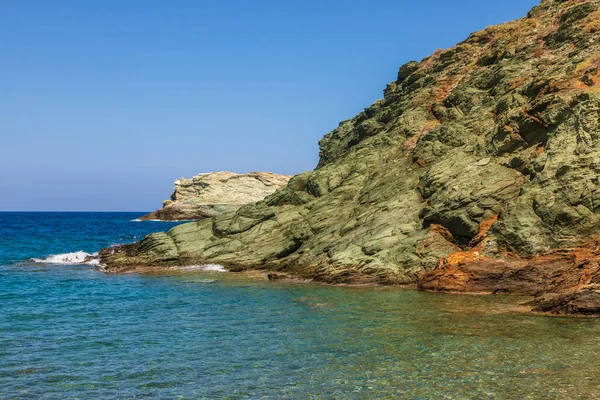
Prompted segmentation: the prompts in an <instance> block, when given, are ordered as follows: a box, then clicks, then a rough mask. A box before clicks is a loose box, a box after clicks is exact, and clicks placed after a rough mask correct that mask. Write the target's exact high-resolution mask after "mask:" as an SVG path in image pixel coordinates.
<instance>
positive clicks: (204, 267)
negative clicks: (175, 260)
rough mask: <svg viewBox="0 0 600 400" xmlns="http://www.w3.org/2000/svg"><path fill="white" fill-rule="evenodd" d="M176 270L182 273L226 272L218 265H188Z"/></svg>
mask: <svg viewBox="0 0 600 400" xmlns="http://www.w3.org/2000/svg"><path fill="white" fill-rule="evenodd" d="M177 269H181V270H184V271H207V272H227V269H226V268H225V267H224V266H222V265H220V264H202V265H188V266H185V267H178V268H177Z"/></svg>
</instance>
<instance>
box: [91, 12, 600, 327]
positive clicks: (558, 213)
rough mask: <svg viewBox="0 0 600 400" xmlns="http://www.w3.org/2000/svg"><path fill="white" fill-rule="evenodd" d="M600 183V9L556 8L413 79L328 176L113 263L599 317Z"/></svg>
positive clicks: (428, 66) (333, 137) (412, 73)
mask: <svg viewBox="0 0 600 400" xmlns="http://www.w3.org/2000/svg"><path fill="white" fill-rule="evenodd" d="M399 40H401V39H400V38H399ZM599 174H600V0H591V1H580V0H569V1H564V0H544V1H542V2H541V4H539V5H538V6H536V7H534V8H533V9H532V10H531V11H530V12H529V13H528V15H527V16H526V17H524V18H522V19H519V20H516V21H512V22H508V23H504V24H501V25H497V26H491V27H488V28H486V29H484V30H482V31H479V32H476V33H473V34H471V35H470V36H469V37H468V38H467V39H466V40H465V41H463V42H461V43H459V44H458V45H456V46H455V47H452V48H450V49H446V50H437V51H436V52H435V53H433V54H432V55H431V56H429V57H427V58H425V59H423V60H421V61H420V62H416V61H412V62H409V63H407V64H405V65H403V66H402V67H400V69H399V71H398V75H397V79H395V80H394V81H393V82H391V83H390V84H389V85H388V86H387V87H386V88H385V90H384V95H383V98H382V99H381V100H378V101H376V102H375V103H374V104H373V105H371V106H370V107H368V108H366V109H365V110H364V111H362V112H360V113H359V114H358V115H357V116H355V117H354V118H352V119H350V120H347V121H344V122H342V123H341V124H340V125H339V126H338V127H337V128H336V129H335V130H333V131H332V132H330V133H328V134H327V135H325V137H324V138H323V139H322V140H321V141H320V161H319V163H318V166H317V167H316V168H315V169H314V170H313V171H309V172H305V173H303V174H300V175H296V176H294V177H293V178H291V179H290V180H289V182H288V183H287V184H286V185H285V186H282V187H281V188H279V189H278V190H277V191H275V192H274V193H272V194H270V195H268V196H267V197H266V198H264V199H263V200H260V201H258V202H254V203H251V204H247V205H244V206H241V207H240V208H239V209H237V210H236V211H225V212H222V213H219V214H218V215H216V216H215V217H213V218H208V219H203V220H201V221H198V222H192V223H187V224H182V225H180V226H177V227H175V228H173V229H172V230H170V231H169V232H167V233H157V234H153V235H150V236H148V237H147V238H145V239H144V240H143V241H141V242H139V243H135V244H132V245H126V246H122V247H118V248H112V249H108V250H106V251H104V252H103V256H102V262H103V263H105V264H106V266H107V267H106V269H107V271H112V272H127V271H129V270H132V269H134V268H138V267H140V266H152V267H163V266H164V267H167V266H173V265H189V264H198V263H218V264H222V265H225V266H226V267H228V268H229V269H230V270H233V271H241V270H247V269H262V270H270V271H279V272H284V273H286V274H290V275H294V276H298V277H301V278H306V279H311V280H315V281H321V282H327V283H378V284H413V285H416V284H418V285H419V286H420V287H421V288H422V289H424V290H435V291H452V292H479V293H515V294H525V295H532V296H535V299H534V300H533V303H531V307H534V308H535V309H536V310H538V311H545V312H554V313H577V314H590V315H591V314H599V313H600V286H599V285H600V273H599V270H600V268H599V265H600V264H599V260H600V251H599V248H600V247H599V246H600V175H599Z"/></svg>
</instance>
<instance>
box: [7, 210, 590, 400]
mask: <svg viewBox="0 0 600 400" xmlns="http://www.w3.org/2000/svg"><path fill="white" fill-rule="evenodd" d="M137 216H139V214H128V213H127V214H125V213H124V214H118V213H117V214H115V213H105V214H12V213H0V398H2V399H5V398H23V399H29V398H31V399H38V398H44V399H71V398H81V399H84V398H85V399H87V398H109V399H110V398H140V397H146V398H165V399H170V398H189V399H198V398H200V399H201V398H208V399H212V398H230V399H238V398H252V399H254V398H256V399H260V398H267V399H280V398H283V399H285V398H287V399H307V398H340V399H345V398H348V399H367V398H373V399H379V398H407V399H444V398H448V399H463V398H464V399H486V398H489V399H526V398H530V399H555V398H558V399H577V398H591V399H593V398H600V357H599V356H600V346H599V345H600V321H598V320H595V319H583V318H556V317H543V316H533V315H526V314H522V313H519V312H518V311H517V310H515V306H514V305H515V304H516V303H518V301H517V300H518V299H515V298H511V297H503V296H498V297H474V296H450V295H436V294H427V293H419V292H415V291H403V290H397V289H389V288H388V289H385V288H383V289H381V288H380V289H376V288H375V289H374V288H348V287H328V286H320V285H300V284H288V283H274V282H267V281H265V280H263V279H261V278H260V277H259V278H256V277H248V276H245V275H239V274H228V273H217V272H194V271H181V272H177V273H173V272H171V273H168V274H167V273H165V274H155V275H124V276H119V275H106V274H103V273H101V272H98V271H97V270H96V269H95V268H94V267H93V266H90V265H62V264H61V265H51V264H41V263H33V262H30V261H27V260H28V259H29V258H45V257H46V256H47V255H49V254H58V253H66V252H73V251H78V250H82V251H86V252H88V253H93V252H95V251H97V250H99V248H101V247H103V246H106V245H110V244H115V243H120V242H126V241H131V240H136V239H139V238H140V237H142V236H143V235H145V234H146V233H148V232H152V231H158V230H165V229H168V228H169V227H170V226H172V224H167V223H159V222H143V223H140V222H132V221H131V220H132V219H134V218H136V217H137Z"/></svg>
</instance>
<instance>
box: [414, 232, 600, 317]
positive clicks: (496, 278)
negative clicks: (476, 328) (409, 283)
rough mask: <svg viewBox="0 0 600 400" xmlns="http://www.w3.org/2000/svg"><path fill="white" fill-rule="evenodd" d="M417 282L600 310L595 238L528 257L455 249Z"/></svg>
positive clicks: (539, 305)
mask: <svg viewBox="0 0 600 400" xmlns="http://www.w3.org/2000/svg"><path fill="white" fill-rule="evenodd" d="M419 288H420V289H422V290H427V291H442V292H459V293H508V294H516V295H531V296H535V298H534V300H533V301H531V302H530V303H527V304H528V305H530V306H533V310H534V311H540V312H550V313H557V314H583V315H600V241H598V240H593V241H591V242H589V243H587V244H585V245H584V246H581V247H579V248H571V249H561V250H555V251H552V252H549V253H547V254H544V255H540V256H537V257H532V258H522V257H518V256H515V255H508V254H507V255H504V257H503V258H502V259H489V258H486V257H485V256H479V257H476V256H469V252H463V253H455V254H453V255H450V256H448V257H446V258H445V259H443V260H440V264H439V265H438V267H437V268H435V269H434V270H433V271H431V272H429V273H425V274H423V275H422V276H421V277H420V279H419Z"/></svg>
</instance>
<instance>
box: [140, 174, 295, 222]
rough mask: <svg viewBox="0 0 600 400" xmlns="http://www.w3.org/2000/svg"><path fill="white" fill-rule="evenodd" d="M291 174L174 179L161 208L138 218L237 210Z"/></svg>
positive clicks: (181, 217)
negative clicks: (169, 192)
mask: <svg viewBox="0 0 600 400" xmlns="http://www.w3.org/2000/svg"><path fill="white" fill-rule="evenodd" d="M290 178H291V176H286V175H277V174H273V173H271V172H251V173H249V174H236V173H233V172H212V173H206V174H199V175H197V176H194V177H193V178H191V179H185V178H181V179H179V180H177V181H175V189H174V190H173V193H172V194H171V197H170V199H169V200H165V201H164V202H163V208H162V209H160V210H157V211H154V212H152V213H150V214H148V215H144V216H143V217H141V218H140V219H141V220H152V219H159V220H163V221H181V220H194V219H195V220H199V219H204V218H210V217H214V216H215V215H218V214H221V213H224V212H233V211H237V210H238V209H239V208H240V207H241V206H243V205H244V204H248V203H255V202H257V201H260V200H262V199H264V198H265V197H267V196H268V195H270V194H273V193H274V192H275V191H276V190H277V189H279V188H280V187H282V186H284V185H285V184H286V183H287V182H288V181H289V180H290Z"/></svg>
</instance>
